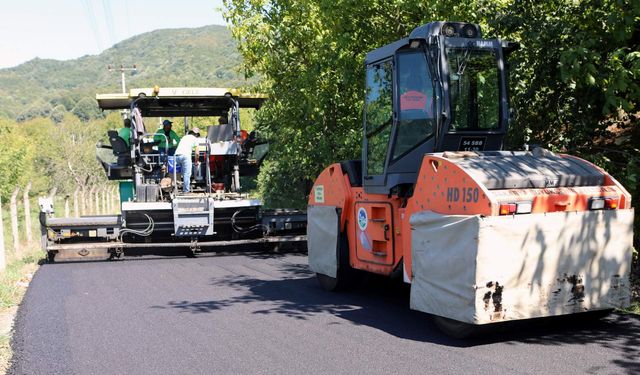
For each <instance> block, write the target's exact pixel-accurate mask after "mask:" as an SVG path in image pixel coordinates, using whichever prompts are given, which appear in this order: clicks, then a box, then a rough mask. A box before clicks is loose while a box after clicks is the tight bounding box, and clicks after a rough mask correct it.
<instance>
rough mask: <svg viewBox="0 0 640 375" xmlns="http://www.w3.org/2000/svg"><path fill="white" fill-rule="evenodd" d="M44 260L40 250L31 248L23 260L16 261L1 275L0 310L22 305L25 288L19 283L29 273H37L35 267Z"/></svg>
mask: <svg viewBox="0 0 640 375" xmlns="http://www.w3.org/2000/svg"><path fill="white" fill-rule="evenodd" d="M43 258H44V255H43V253H42V252H41V251H40V250H39V249H35V248H31V249H30V250H29V251H28V252H27V253H26V254H25V256H24V257H23V258H22V259H18V260H14V261H13V262H11V263H9V264H8V265H7V268H6V269H5V271H4V272H3V273H2V274H1V275H0V308H9V307H12V306H17V305H18V304H20V301H22V296H23V295H24V290H25V288H24V287H23V286H20V285H18V284H17V283H18V282H19V281H21V280H22V279H24V278H25V277H26V274H27V273H30V272H29V271H35V265H36V264H38V262H39V261H40V260H41V259H43ZM29 268H34V269H33V270H29Z"/></svg>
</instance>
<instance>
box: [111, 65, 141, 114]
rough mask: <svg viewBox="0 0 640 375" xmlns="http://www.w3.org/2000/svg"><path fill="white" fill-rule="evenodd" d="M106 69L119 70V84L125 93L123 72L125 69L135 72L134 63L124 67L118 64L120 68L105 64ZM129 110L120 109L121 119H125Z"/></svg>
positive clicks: (125, 86) (136, 69)
mask: <svg viewBox="0 0 640 375" xmlns="http://www.w3.org/2000/svg"><path fill="white" fill-rule="evenodd" d="M107 69H108V70H109V71H110V72H117V71H120V84H121V85H122V93H123V94H126V93H127V85H126V79H125V74H124V73H125V72H126V71H131V73H136V72H137V71H138V68H137V67H136V65H135V64H133V65H132V66H131V67H125V66H124V65H122V64H120V69H118V68H114V67H112V66H111V65H107ZM128 114H129V112H128V111H127V110H126V109H125V110H123V111H122V119H123V120H124V119H126V118H127V117H128Z"/></svg>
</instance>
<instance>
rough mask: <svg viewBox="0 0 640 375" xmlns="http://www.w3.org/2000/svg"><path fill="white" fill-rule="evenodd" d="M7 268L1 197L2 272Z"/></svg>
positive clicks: (0, 246) (0, 236)
mask: <svg viewBox="0 0 640 375" xmlns="http://www.w3.org/2000/svg"><path fill="white" fill-rule="evenodd" d="M6 266H7V257H6V255H5V252H4V224H3V222H2V198H1V197H0V271H4V269H5V267H6Z"/></svg>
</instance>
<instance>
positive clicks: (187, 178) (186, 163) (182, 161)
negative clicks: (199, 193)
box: [176, 155, 191, 193]
mask: <svg viewBox="0 0 640 375" xmlns="http://www.w3.org/2000/svg"><path fill="white" fill-rule="evenodd" d="M176 163H177V165H179V166H180V168H182V191H184V192H185V193H188V192H189V183H190V182H191V155H189V156H187V155H176Z"/></svg>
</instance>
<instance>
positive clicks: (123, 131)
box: [118, 118, 131, 148]
mask: <svg viewBox="0 0 640 375" xmlns="http://www.w3.org/2000/svg"><path fill="white" fill-rule="evenodd" d="M118 135H119V136H120V138H122V139H124V143H126V144H127V148H129V147H131V119H130V118H126V119H124V123H123V125H122V127H121V128H120V129H119V130H118Z"/></svg>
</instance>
